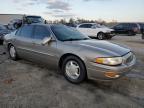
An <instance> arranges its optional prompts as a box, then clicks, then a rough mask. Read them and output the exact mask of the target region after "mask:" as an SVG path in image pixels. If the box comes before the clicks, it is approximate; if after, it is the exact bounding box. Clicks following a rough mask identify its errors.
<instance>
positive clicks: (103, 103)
mask: <svg viewBox="0 0 144 108" xmlns="http://www.w3.org/2000/svg"><path fill="white" fill-rule="evenodd" d="M110 41H112V42H116V43H120V44H124V45H127V46H129V47H130V48H131V49H133V51H134V52H135V54H136V56H137V64H136V66H135V68H134V69H133V70H132V71H131V72H130V73H129V74H128V75H127V76H126V77H124V78H121V79H118V80H116V81H113V82H100V81H94V80H88V81H86V82H84V83H82V84H80V85H74V84H71V83H69V82H67V81H66V80H65V79H64V77H63V76H62V75H61V74H59V72H57V71H53V70H49V69H47V68H44V67H42V66H39V65H36V64H33V63H31V62H27V61H25V60H19V61H16V62H15V61H12V60H10V59H8V56H7V55H3V54H2V53H3V52H4V49H3V46H0V108H144V40H141V38H140V36H134V37H128V36H116V37H114V38H113V39H112V40H110Z"/></svg>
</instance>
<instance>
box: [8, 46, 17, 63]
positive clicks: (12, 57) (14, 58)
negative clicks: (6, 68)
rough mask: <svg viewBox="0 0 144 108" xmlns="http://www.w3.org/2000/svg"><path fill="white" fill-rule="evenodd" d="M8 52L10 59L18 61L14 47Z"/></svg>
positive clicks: (10, 47)
mask: <svg viewBox="0 0 144 108" xmlns="http://www.w3.org/2000/svg"><path fill="white" fill-rule="evenodd" d="M8 51H9V56H10V59H12V60H15V61H16V60H17V58H18V57H17V53H16V49H15V47H14V46H13V45H10V46H9V50H8Z"/></svg>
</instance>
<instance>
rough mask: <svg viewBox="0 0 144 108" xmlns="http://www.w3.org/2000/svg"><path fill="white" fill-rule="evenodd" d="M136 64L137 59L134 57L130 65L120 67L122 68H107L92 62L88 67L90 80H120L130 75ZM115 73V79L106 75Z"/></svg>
mask: <svg viewBox="0 0 144 108" xmlns="http://www.w3.org/2000/svg"><path fill="white" fill-rule="evenodd" d="M135 63H136V57H135V56H134V58H133V60H132V61H131V62H130V63H129V64H128V65H120V66H107V65H101V64H97V63H93V62H90V63H89V65H88V67H87V74H88V78H90V79H96V80H114V79H118V78H120V77H122V76H124V75H125V74H127V73H129V72H130V71H131V69H132V68H133V66H134V65H135ZM108 72H114V73H115V74H116V76H115V77H108V76H106V73H108Z"/></svg>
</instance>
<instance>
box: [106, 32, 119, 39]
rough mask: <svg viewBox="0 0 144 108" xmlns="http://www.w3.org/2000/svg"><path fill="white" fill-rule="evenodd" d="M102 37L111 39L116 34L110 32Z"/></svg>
mask: <svg viewBox="0 0 144 108" xmlns="http://www.w3.org/2000/svg"><path fill="white" fill-rule="evenodd" d="M104 35H105V37H106V38H112V37H114V36H115V35H116V34H115V33H114V32H113V31H112V32H107V33H104Z"/></svg>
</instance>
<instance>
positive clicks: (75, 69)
mask: <svg viewBox="0 0 144 108" xmlns="http://www.w3.org/2000/svg"><path fill="white" fill-rule="evenodd" d="M65 69H66V70H65V71H66V75H67V76H68V77H70V78H72V79H77V78H78V77H79V76H80V67H79V65H78V63H77V62H75V61H72V60H71V61H68V62H67V64H66V67H65Z"/></svg>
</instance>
